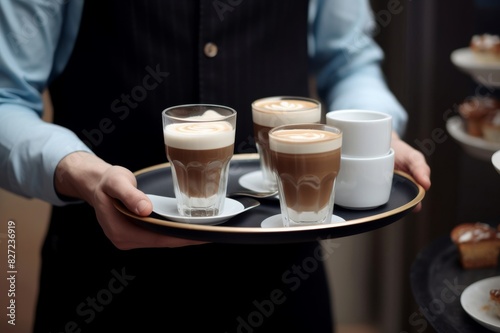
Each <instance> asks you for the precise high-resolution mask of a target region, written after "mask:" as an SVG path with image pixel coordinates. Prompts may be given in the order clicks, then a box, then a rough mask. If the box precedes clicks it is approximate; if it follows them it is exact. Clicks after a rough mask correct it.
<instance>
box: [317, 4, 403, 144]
mask: <svg viewBox="0 0 500 333" xmlns="http://www.w3.org/2000/svg"><path fill="white" fill-rule="evenodd" d="M310 8H311V9H310V18H309V22H310V34H309V53H310V58H311V68H312V71H313V74H314V75H315V76H316V84H317V88H318V94H319V96H320V98H321V99H322V100H323V101H324V102H325V104H326V106H327V108H328V110H326V112H329V111H334V110H341V109H368V110H375V111H381V112H386V113H389V114H391V115H392V117H393V129H394V130H395V131H396V132H398V134H399V135H403V134H404V131H405V128H406V123H407V121H408V115H407V113H406V111H405V110H404V108H403V107H402V105H401V104H400V103H399V101H398V100H397V99H396V97H395V96H394V95H393V94H392V92H391V91H390V90H389V88H388V86H387V84H386V82H385V78H384V75H383V73H382V70H381V67H380V63H381V61H382V60H383V58H384V54H383V51H382V50H381V49H380V47H379V46H378V45H377V44H376V42H375V41H374V40H373V36H372V34H373V32H374V31H375V30H374V29H375V28H376V22H375V20H374V17H373V14H372V11H371V8H370V5H369V2H368V1H367V0H348V1H347V0H346V1H343V0H314V1H312V2H311V7H310Z"/></svg>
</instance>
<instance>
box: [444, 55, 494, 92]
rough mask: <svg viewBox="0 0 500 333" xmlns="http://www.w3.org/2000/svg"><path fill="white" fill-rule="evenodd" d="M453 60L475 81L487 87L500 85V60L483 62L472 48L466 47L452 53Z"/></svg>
mask: <svg viewBox="0 0 500 333" xmlns="http://www.w3.org/2000/svg"><path fill="white" fill-rule="evenodd" d="M450 58H451V62H452V63H453V64H454V65H455V66H457V67H458V68H459V69H460V70H462V71H463V72H465V73H467V74H469V75H470V76H471V77H472V78H473V79H474V81H476V82H477V83H479V84H482V85H484V86H486V87H500V62H498V63H494V62H483V61H480V60H477V59H476V58H475V57H474V54H473V53H472V51H471V49H470V48H468V47H464V48H461V49H458V50H455V51H453V52H452V53H451V56H450Z"/></svg>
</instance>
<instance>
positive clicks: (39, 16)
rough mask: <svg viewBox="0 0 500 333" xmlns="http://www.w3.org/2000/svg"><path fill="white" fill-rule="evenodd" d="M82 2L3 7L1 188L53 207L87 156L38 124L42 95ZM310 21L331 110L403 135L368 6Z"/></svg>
mask: <svg viewBox="0 0 500 333" xmlns="http://www.w3.org/2000/svg"><path fill="white" fill-rule="evenodd" d="M83 3H84V0H61V1H49V0H1V1H0V187H2V188H5V189H7V190H9V191H11V192H13V193H16V194H18V195H22V196H25V197H35V198H39V199H42V200H45V201H47V202H50V203H52V204H54V205H64V204H66V203H67V202H64V201H63V200H61V198H59V197H58V195H57V193H56V192H55V189H54V185H53V184H54V171H55V168H56V166H57V164H58V163H59V161H60V160H61V159H62V158H64V157H65V156H66V155H68V154H70V153H72V152H75V151H88V152H90V150H89V148H88V147H87V146H86V145H85V144H84V143H83V142H81V141H80V140H79V139H78V137H77V136H76V135H75V134H74V133H73V132H71V131H69V130H68V129H66V128H63V127H61V126H58V125H55V124H50V123H47V122H44V121H42V120H41V115H42V112H43V103H42V99H41V92H42V91H43V90H44V89H45V88H46V87H47V86H48V84H50V82H51V81H52V80H53V79H54V78H55V77H57V75H59V74H60V73H61V72H62V71H63V69H64V66H65V65H66V63H67V61H68V59H69V57H70V55H71V51H72V49H73V46H74V43H75V40H76V37H77V34H78V28H79V24H80V19H81V14H82V9H83ZM309 18H310V33H309V54H310V59H311V68H312V70H313V73H312V74H314V75H316V84H317V87H318V90H319V92H320V95H321V96H322V97H323V98H324V103H325V105H327V106H328V110H327V111H331V110H339V109H349V108H350V109H352V108H358V109H371V110H378V111H383V112H387V113H390V114H391V115H392V116H393V119H394V129H395V130H396V131H397V132H399V133H400V134H402V132H403V131H404V128H405V125H406V122H407V114H406V112H405V111H404V109H403V108H402V106H401V105H400V104H399V103H398V101H397V100H396V98H395V97H394V96H393V94H392V93H391V92H390V91H389V90H388V88H387V86H386V84H385V82H384V78H383V74H382V72H381V69H380V67H379V63H380V61H381V60H382V59H383V53H382V51H381V49H380V48H379V47H378V46H377V45H376V44H375V42H374V41H373V39H372V38H371V37H370V31H371V29H373V28H374V24H376V23H375V20H373V16H372V12H371V9H370V7H369V2H368V0H314V1H311V4H310V10H309ZM75 103H77V101H75ZM57 112H63V111H61V110H57Z"/></svg>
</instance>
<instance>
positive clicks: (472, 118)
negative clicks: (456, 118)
mask: <svg viewBox="0 0 500 333" xmlns="http://www.w3.org/2000/svg"><path fill="white" fill-rule="evenodd" d="M499 109H500V101H499V100H498V99H496V98H493V97H477V96H475V97H471V98H468V99H466V100H465V101H464V102H463V103H462V104H460V105H459V107H458V113H459V114H460V116H461V117H462V119H463V120H464V122H465V130H466V132H467V133H468V134H469V135H471V136H475V137H481V138H482V137H483V122H484V120H485V119H486V117H487V116H488V115H489V114H490V113H491V112H494V111H496V110H499Z"/></svg>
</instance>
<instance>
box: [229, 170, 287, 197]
mask: <svg viewBox="0 0 500 333" xmlns="http://www.w3.org/2000/svg"><path fill="white" fill-rule="evenodd" d="M263 179H264V176H263V175H262V171H260V170H257V171H253V172H249V173H247V174H245V175H243V176H241V177H240V178H239V179H238V183H239V184H240V185H241V186H242V187H244V188H246V189H247V190H250V191H254V192H260V193H265V192H269V189H268V188H267V187H266V186H265V185H264V182H263V181H262V180H263ZM276 198H278V196H276Z"/></svg>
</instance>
